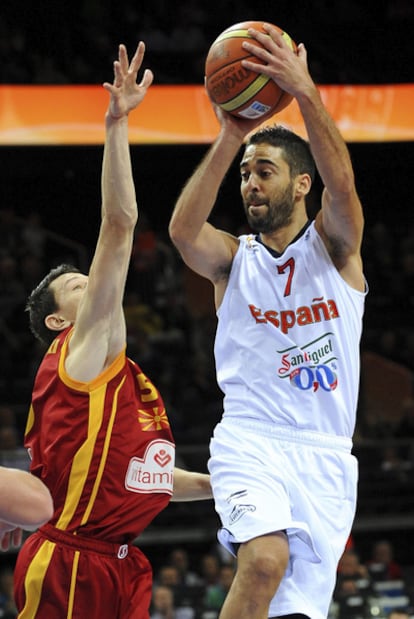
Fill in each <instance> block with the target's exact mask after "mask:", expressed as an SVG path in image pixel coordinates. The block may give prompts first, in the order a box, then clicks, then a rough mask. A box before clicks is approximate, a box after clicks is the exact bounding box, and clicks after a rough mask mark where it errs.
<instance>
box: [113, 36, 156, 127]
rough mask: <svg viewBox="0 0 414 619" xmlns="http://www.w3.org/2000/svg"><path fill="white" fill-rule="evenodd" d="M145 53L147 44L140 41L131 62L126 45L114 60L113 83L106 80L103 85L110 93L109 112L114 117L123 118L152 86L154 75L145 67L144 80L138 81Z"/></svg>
mask: <svg viewBox="0 0 414 619" xmlns="http://www.w3.org/2000/svg"><path fill="white" fill-rule="evenodd" d="M144 54H145V44H144V43H143V42H142V41H140V43H138V47H137V49H136V52H135V54H134V56H133V58H132V60H131V62H129V60H128V54H127V50H126V47H125V45H122V44H121V45H120V46H119V54H118V60H115V62H114V81H113V84H110V83H109V82H104V84H103V87H104V88H105V89H106V90H107V91H108V92H109V93H110V95H111V99H110V102H109V114H110V115H111V116H112V118H122V117H123V116H127V115H128V114H129V112H130V111H131V110H133V109H135V108H136V107H137V105H139V104H140V103H141V101H142V100H143V98H144V97H145V94H146V92H147V90H148V88H149V87H150V86H151V84H152V81H153V79H154V75H153V73H152V71H151V70H150V69H145V71H144V75H143V77H142V80H141V81H140V82H139V83H137V76H138V71H139V70H140V68H141V65H142V61H143V59H144Z"/></svg>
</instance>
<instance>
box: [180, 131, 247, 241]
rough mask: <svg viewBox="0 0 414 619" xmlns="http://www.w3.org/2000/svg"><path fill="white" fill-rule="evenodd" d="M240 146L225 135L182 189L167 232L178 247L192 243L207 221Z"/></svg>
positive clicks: (220, 137) (229, 136)
mask: <svg viewBox="0 0 414 619" xmlns="http://www.w3.org/2000/svg"><path fill="white" fill-rule="evenodd" d="M240 146H241V142H240V141H239V140H238V139H237V138H235V137H233V136H231V135H227V134H225V133H224V132H221V133H220V135H219V137H218V138H217V140H216V141H215V142H214V144H213V145H212V147H211V148H210V149H209V151H208V152H207V154H206V155H205V157H204V159H203V160H202V161H201V163H200V165H199V166H198V167H197V168H196V170H195V171H194V173H193V175H192V176H191V177H190V179H189V180H188V182H187V183H186V185H185V186H184V188H183V190H182V192H181V194H180V196H179V198H178V200H177V203H176V205H175V208H174V212H173V214H172V217H171V221H170V225H169V232H170V236H171V239H172V240H173V242H174V243H175V244H177V245H178V246H179V245H180V243H189V242H190V243H191V242H192V241H193V240H194V239H195V238H196V237H197V236H198V234H199V232H200V230H201V228H202V226H203V224H204V223H205V222H206V221H207V220H208V218H209V216H210V213H211V211H212V209H213V207H214V204H215V202H216V199H217V194H218V191H219V189H220V186H221V184H222V182H223V179H224V177H225V175H226V174H227V171H228V169H229V167H230V165H231V164H232V162H233V160H234V158H235V156H236V155H237V153H238V151H239V148H240Z"/></svg>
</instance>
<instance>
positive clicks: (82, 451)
mask: <svg viewBox="0 0 414 619" xmlns="http://www.w3.org/2000/svg"><path fill="white" fill-rule="evenodd" d="M106 387H107V385H106V384H104V385H101V386H99V387H98V388H97V389H95V390H94V391H92V392H91V393H90V394H89V415H88V436H87V439H86V441H85V442H84V443H83V445H82V446H81V447H80V448H79V449H78V451H77V453H76V454H75V456H74V458H73V461H72V467H71V471H70V475H69V483H68V489H67V500H66V501H65V505H64V508H63V511H62V514H61V515H60V518H59V520H58V522H57V523H56V527H57V528H58V529H66V528H67V526H68V525H69V523H70V521H71V519H72V518H73V514H74V513H75V511H76V508H77V506H78V503H79V500H80V497H81V494H82V491H83V488H84V485H85V482H86V480H87V478H88V472H89V467H90V465H91V461H92V454H93V450H94V447H95V443H96V437H97V435H98V432H99V430H100V428H101V425H102V419H103V412H104V403H105V395H106Z"/></svg>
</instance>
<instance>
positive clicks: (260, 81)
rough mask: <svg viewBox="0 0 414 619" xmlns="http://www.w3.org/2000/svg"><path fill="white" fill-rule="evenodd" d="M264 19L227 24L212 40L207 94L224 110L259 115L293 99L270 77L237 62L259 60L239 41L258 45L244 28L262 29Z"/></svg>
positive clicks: (206, 69) (280, 107)
mask: <svg viewBox="0 0 414 619" xmlns="http://www.w3.org/2000/svg"><path fill="white" fill-rule="evenodd" d="M263 23H264V22H259V21H246V22H241V23H239V24H235V25H234V26H230V28H227V29H226V30H224V31H223V32H222V33H221V34H220V35H219V36H218V37H217V39H216V40H215V41H213V43H212V45H211V47H210V49H209V52H208V54H207V58H206V63H205V76H206V88H207V92H208V94H209V96H210V98H211V99H212V101H213V102H214V103H216V104H217V105H219V106H220V107H221V108H223V110H225V111H226V112H230V114H234V115H235V116H240V117H242V118H260V116H263V115H264V114H267V113H268V112H269V111H270V110H272V111H273V113H275V114H276V113H277V112H280V110H283V108H285V107H286V106H287V105H289V103H290V102H291V101H292V97H291V95H289V94H288V93H287V92H285V91H283V90H282V89H281V88H279V86H278V85H277V84H276V83H275V82H274V81H273V80H272V79H270V78H269V77H267V76H266V75H263V74H261V73H255V72H254V71H249V70H247V69H245V68H244V67H243V66H242V64H241V62H240V61H241V60H243V59H244V60H251V61H252V62H256V63H258V64H260V63H261V61H260V60H259V59H258V58H256V56H253V55H251V54H249V53H248V52H247V51H246V50H245V49H243V47H242V43H243V41H246V40H249V41H250V42H253V43H254V44H255V45H258V46H261V45H260V43H259V42H258V41H256V39H253V38H252V37H251V36H250V35H249V33H248V31H247V30H248V28H254V29H255V30H259V31H262V32H264V30H263ZM274 28H276V29H277V30H278V31H279V32H280V33H281V34H282V36H283V38H284V40H285V41H286V43H287V44H288V45H289V46H290V47H291V49H292V50H293V51H295V52H296V49H297V47H296V43H295V42H294V41H293V39H291V37H290V36H289V35H288V34H287V33H286V32H284V31H283V30H282V29H281V28H279V27H278V26H274Z"/></svg>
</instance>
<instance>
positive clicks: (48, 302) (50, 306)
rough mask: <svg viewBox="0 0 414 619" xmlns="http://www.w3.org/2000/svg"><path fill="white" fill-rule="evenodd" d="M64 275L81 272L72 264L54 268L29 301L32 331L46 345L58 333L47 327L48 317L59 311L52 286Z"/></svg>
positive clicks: (27, 309) (28, 310) (30, 296)
mask: <svg viewBox="0 0 414 619" xmlns="http://www.w3.org/2000/svg"><path fill="white" fill-rule="evenodd" d="M64 273H80V271H79V269H78V268H76V267H75V266H73V265H72V264H61V265H59V266H57V267H54V268H53V269H51V270H50V271H49V273H48V274H47V275H46V277H44V278H43V279H42V281H41V282H40V284H38V285H37V286H36V288H35V289H34V290H33V291H32V292H31V293H30V295H29V298H28V300H27V304H26V311H27V312H29V321H30V330H31V332H32V333H33V335H34V336H35V337H36V338H37V339H38V340H40V341H41V342H42V343H43V344H46V345H49V344H51V343H52V342H53V340H54V339H55V337H56V335H57V333H56V331H52V330H51V329H48V327H47V326H46V325H45V318H46V316H48V315H49V314H52V313H53V312H55V311H56V310H57V309H58V307H57V303H56V299H55V295H54V294H53V292H52V290H51V288H50V284H51V283H52V282H53V281H54V280H55V279H57V278H58V277H59V276H60V275H63V274H64Z"/></svg>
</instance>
